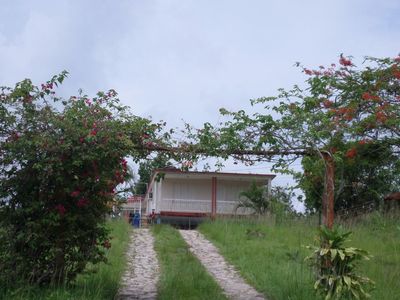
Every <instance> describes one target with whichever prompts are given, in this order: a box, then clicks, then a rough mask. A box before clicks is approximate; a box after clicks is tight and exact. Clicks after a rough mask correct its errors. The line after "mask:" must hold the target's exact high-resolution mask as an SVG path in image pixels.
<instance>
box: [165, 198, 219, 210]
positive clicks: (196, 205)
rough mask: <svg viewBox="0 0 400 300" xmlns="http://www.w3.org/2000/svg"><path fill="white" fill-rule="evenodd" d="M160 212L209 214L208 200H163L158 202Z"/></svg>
mask: <svg viewBox="0 0 400 300" xmlns="http://www.w3.org/2000/svg"><path fill="white" fill-rule="evenodd" d="M160 210H162V211H181V212H200V213H210V212H211V201H210V200H195V199H193V200H186V199H163V200H161V201H160Z"/></svg>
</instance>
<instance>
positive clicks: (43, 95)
mask: <svg viewBox="0 0 400 300" xmlns="http://www.w3.org/2000/svg"><path fill="white" fill-rule="evenodd" d="M66 76H67V73H66V72H63V73H61V74H60V75H58V76H54V77H53V78H52V79H51V80H50V81H48V82H47V83H46V84H42V86H41V87H37V86H34V85H33V84H32V83H31V81H30V80H28V79H26V80H24V81H22V82H20V83H17V84H16V86H15V88H5V87H3V88H1V89H0V99H1V102H0V114H1V118H0V182H1V184H0V240H1V241H2V243H0V282H3V283H4V282H6V283H7V284H11V283H15V282H18V281H28V282H30V283H37V284H49V283H51V282H52V283H61V282H64V281H71V280H73V279H74V278H75V277H76V275H77V274H78V273H80V272H82V271H83V270H84V269H85V267H86V265H87V264H88V263H93V264H95V263H98V262H101V261H104V260H105V255H104V253H105V250H106V249H107V248H108V247H110V241H109V237H108V230H107V228H106V227H105V226H104V222H105V216H106V214H107V212H108V211H109V205H108V203H109V202H110V201H111V200H112V199H113V197H114V192H115V188H116V186H117V185H118V184H120V183H122V182H123V181H124V177H125V175H126V174H127V162H126V160H125V159H124V157H126V156H127V155H132V156H133V159H134V160H138V159H139V158H142V157H144V156H145V155H146V154H147V152H146V151H145V150H143V148H144V147H143V137H142V136H143V132H148V133H149V134H154V132H155V131H157V130H158V129H159V125H157V124H152V123H151V122H150V121H149V120H147V119H143V118H139V117H136V116H133V115H132V114H131V113H130V112H129V111H128V110H127V108H126V107H124V106H122V105H121V104H120V103H119V100H118V98H117V94H116V92H115V91H114V90H110V91H108V92H106V93H103V92H99V93H98V94H97V96H96V97H94V98H92V99H89V98H88V96H86V95H79V96H77V97H70V98H69V99H67V100H64V99H61V98H60V97H58V96H57V95H56V93H55V88H56V86H58V85H59V84H61V83H62V82H63V80H64V79H65V77H66Z"/></svg>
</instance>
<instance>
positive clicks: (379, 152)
mask: <svg viewBox="0 0 400 300" xmlns="http://www.w3.org/2000/svg"><path fill="white" fill-rule="evenodd" d="M355 147H356V148H355V149H357V156H355V157H353V158H346V159H344V160H343V161H342V162H341V164H339V166H338V167H337V169H338V172H337V173H336V178H335V186H336V187H337V191H336V194H335V207H334V208H335V211H341V210H347V209H351V208H352V207H355V206H357V207H358V206H361V205H363V204H368V205H373V206H375V207H378V206H379V205H380V203H381V201H382V200H383V198H384V196H385V195H387V194H388V193H389V192H391V191H397V190H398V189H399V187H400V176H399V175H398V174H399V171H400V169H399V168H400V162H399V159H398V157H397V155H396V154H395V153H393V151H392V149H391V147H389V146H388V145H384V144H373V143H369V144H364V143H363V142H362V144H361V145H356V146H355ZM342 148H345V147H342ZM302 166H303V170H304V172H303V173H302V174H298V175H297V176H296V178H297V180H298V182H299V186H300V187H301V189H302V190H303V191H304V194H305V196H306V197H305V206H306V209H307V211H308V212H313V211H320V210H321V198H322V193H323V181H324V174H323V172H324V166H323V162H322V161H321V160H318V159H316V158H315V157H313V156H307V157H304V158H302Z"/></svg>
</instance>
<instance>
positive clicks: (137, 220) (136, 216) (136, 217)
mask: <svg viewBox="0 0 400 300" xmlns="http://www.w3.org/2000/svg"><path fill="white" fill-rule="evenodd" d="M133 227H136V228H139V227H140V213H139V212H135V214H134V216H133Z"/></svg>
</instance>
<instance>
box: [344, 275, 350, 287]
mask: <svg viewBox="0 0 400 300" xmlns="http://www.w3.org/2000/svg"><path fill="white" fill-rule="evenodd" d="M343 280H344V282H345V283H346V285H347V286H348V287H351V278H350V277H349V276H343Z"/></svg>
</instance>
